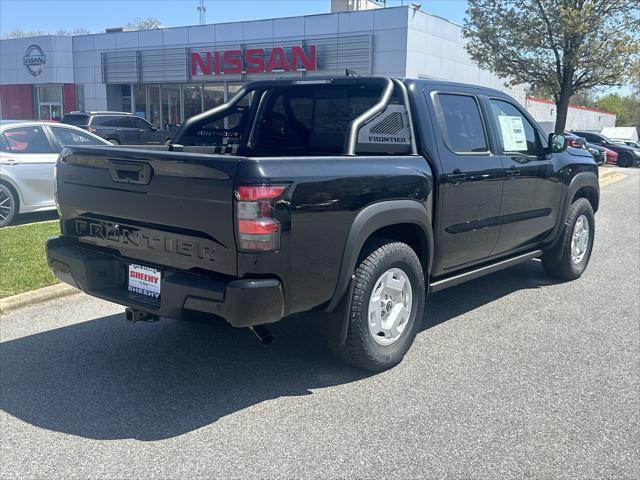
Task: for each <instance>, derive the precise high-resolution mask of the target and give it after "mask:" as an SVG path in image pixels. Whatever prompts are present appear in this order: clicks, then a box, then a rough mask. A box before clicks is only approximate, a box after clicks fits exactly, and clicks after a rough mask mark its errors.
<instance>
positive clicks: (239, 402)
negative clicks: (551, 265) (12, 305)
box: [0, 169, 640, 479]
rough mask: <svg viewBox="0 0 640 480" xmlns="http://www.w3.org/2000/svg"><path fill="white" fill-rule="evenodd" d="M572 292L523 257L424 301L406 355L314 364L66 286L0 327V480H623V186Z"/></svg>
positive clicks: (630, 347) (606, 197) (636, 361)
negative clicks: (63, 292) (132, 315)
mask: <svg viewBox="0 0 640 480" xmlns="http://www.w3.org/2000/svg"><path fill="white" fill-rule="evenodd" d="M624 173H626V174H628V175H629V177H628V178H626V179H624V180H622V181H619V182H617V183H615V184H613V185H610V186H608V187H606V188H605V189H603V191H602V198H601V209H600V211H599V212H598V214H597V215H596V221H597V233H596V245H595V249H594V253H593V257H592V259H591V264H590V266H589V268H588V270H587V272H586V273H585V274H584V276H583V277H582V278H581V279H580V280H577V281H574V282H569V283H557V282H555V281H553V280H551V279H549V278H548V277H547V276H546V275H545V274H544V272H543V271H542V268H541V266H540V264H539V262H537V261H531V262H528V263H526V264H522V265H519V266H517V267H514V268H512V269H510V270H506V271H502V272H499V273H496V274H493V275H490V276H488V277H484V278H482V279H478V280H475V281H472V282H469V283H466V284H463V285H460V286H457V287H453V288H451V289H449V290H445V291H443V292H439V293H437V294H434V295H432V296H431V297H430V298H429V301H428V305H427V309H426V313H425V319H424V328H423V331H422V332H421V333H420V334H419V335H418V337H417V339H416V342H415V344H414V346H413V348H412V349H411V351H410V352H409V354H408V355H407V357H406V359H405V360H404V362H402V364H400V365H399V366H398V367H396V368H394V369H392V370H390V371H388V372H385V373H381V374H376V375H372V374H367V373H363V372H360V371H358V370H355V369H352V368H349V367H345V366H343V365H342V364H340V363H338V362H337V361H335V360H333V359H332V358H331V357H330V356H329V354H328V352H327V349H326V348H325V347H324V345H323V343H322V342H320V341H319V339H318V338H317V337H316V336H315V334H314V333H313V331H312V330H311V329H309V328H308V326H307V325H306V324H305V323H304V322H301V321H296V320H295V319H293V320H290V321H287V322H284V323H283V324H279V325H277V326H276V327H274V333H276V335H277V337H278V339H277V342H276V343H275V344H274V345H273V346H271V347H269V348H266V347H263V346H261V345H260V344H259V343H258V342H257V341H256V339H255V338H254V337H253V336H252V335H251V334H250V333H249V332H248V331H246V330H236V329H232V328H230V327H226V326H224V325H222V324H202V323H189V322H177V321H172V320H161V321H159V322H157V323H151V324H146V323H138V324H135V325H132V324H130V323H127V322H126V321H125V320H124V317H123V315H122V312H123V308H122V307H119V306H117V305H113V304H110V303H107V302H103V301H100V300H97V299H93V298H90V297H87V296H85V295H75V296H72V297H67V298H65V299H60V300H57V301H52V302H49V303H45V304H42V305H36V306H32V307H28V308H25V309H22V310H19V311H16V312H14V313H11V314H9V315H7V316H5V317H3V318H2V320H1V321H0V338H1V343H0V387H1V389H0V455H1V456H0V477H1V478H18V477H20V478H36V477H38V478H47V479H53V478H105V479H106V478H108V479H114V478H134V477H135V478H143V477H144V478H192V477H203V476H207V477H223V478H231V477H232V478H270V477H287V478H336V477H350V478H416V477H421V478H439V479H442V478H462V477H464V478H487V479H489V478H490V479H496V478H507V477H519V478H522V477H532V478H554V479H556V478H572V479H573V478H640V332H639V330H640V329H639V322H640V177H639V175H638V173H639V171H638V170H637V169H633V170H631V169H630V170H626V171H625V172H624Z"/></svg>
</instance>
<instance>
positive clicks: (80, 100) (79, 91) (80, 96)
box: [76, 85, 85, 112]
mask: <svg viewBox="0 0 640 480" xmlns="http://www.w3.org/2000/svg"><path fill="white" fill-rule="evenodd" d="M84 108H85V107H84V85H76V110H77V111H79V112H84Z"/></svg>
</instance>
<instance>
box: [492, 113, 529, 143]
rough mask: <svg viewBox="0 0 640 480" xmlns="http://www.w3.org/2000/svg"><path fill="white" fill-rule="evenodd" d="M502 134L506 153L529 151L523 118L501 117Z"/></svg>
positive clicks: (499, 118)
mask: <svg viewBox="0 0 640 480" xmlns="http://www.w3.org/2000/svg"><path fill="white" fill-rule="evenodd" d="M498 120H499V122H500V132H501V133H502V142H503V146H504V150H505V151H506V152H521V151H526V150H527V136H526V135H525V132H524V125H523V124H522V117H520V116H508V115H499V116H498Z"/></svg>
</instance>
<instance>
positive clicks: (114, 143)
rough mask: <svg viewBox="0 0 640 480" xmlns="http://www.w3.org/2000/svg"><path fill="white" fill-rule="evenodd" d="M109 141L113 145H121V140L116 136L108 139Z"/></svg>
mask: <svg viewBox="0 0 640 480" xmlns="http://www.w3.org/2000/svg"><path fill="white" fill-rule="evenodd" d="M107 142H109V143H110V144H111V145H120V142H119V141H118V140H116V139H115V138H110V139H109V140H107Z"/></svg>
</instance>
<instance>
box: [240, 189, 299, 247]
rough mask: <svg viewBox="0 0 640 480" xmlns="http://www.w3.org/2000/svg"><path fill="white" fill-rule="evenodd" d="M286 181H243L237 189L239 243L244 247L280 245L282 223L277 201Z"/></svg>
mask: <svg viewBox="0 0 640 480" xmlns="http://www.w3.org/2000/svg"><path fill="white" fill-rule="evenodd" d="M286 189H287V186H286V185H244V186H241V187H238V188H237V189H236V192H235V194H236V221H237V230H238V246H239V248H240V249H242V250H253V251H259V252H266V251H270V250H277V249H278V248H280V223H279V222H278V220H276V219H275V217H274V215H273V213H274V203H275V200H276V199H277V198H278V197H280V196H282V194H283V193H284V191H285V190H286Z"/></svg>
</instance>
